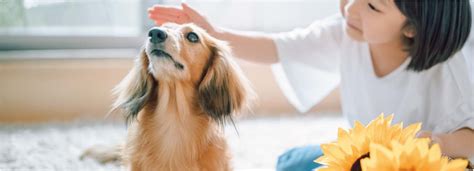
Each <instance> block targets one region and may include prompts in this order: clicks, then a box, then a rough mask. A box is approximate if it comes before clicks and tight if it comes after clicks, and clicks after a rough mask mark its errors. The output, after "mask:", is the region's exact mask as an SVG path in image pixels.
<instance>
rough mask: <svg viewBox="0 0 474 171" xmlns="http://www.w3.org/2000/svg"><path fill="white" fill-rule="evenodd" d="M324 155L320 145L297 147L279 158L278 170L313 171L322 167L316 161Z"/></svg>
mask: <svg viewBox="0 0 474 171" xmlns="http://www.w3.org/2000/svg"><path fill="white" fill-rule="evenodd" d="M322 155H323V152H322V151H321V148H320V147H319V145H308V146H303V147H295V148H292V149H290V150H288V151H286V152H285V153H283V154H282V155H281V156H280V157H278V162H277V166H276V170H277V171H311V170H313V169H315V168H317V167H319V166H321V165H320V164H318V163H315V162H314V160H316V159H317V158H318V157H320V156H322Z"/></svg>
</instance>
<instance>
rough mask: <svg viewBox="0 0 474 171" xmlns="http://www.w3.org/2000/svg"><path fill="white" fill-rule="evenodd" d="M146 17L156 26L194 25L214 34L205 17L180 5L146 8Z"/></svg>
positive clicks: (185, 5)
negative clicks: (168, 24) (164, 24)
mask: <svg viewBox="0 0 474 171" xmlns="http://www.w3.org/2000/svg"><path fill="white" fill-rule="evenodd" d="M148 17H149V18H150V19H152V20H154V21H155V24H156V25H162V24H163V23H166V22H172V23H177V24H184V23H194V24H196V25H198V26H199V27H201V28H203V29H205V30H206V31H207V32H208V33H211V34H212V33H213V32H215V29H214V27H213V26H212V25H211V23H209V21H207V19H206V17H204V16H203V15H201V14H200V13H199V12H197V11H196V10H194V9H193V8H191V7H189V6H188V5H187V4H185V3H182V4H181V8H179V7H173V6H165V5H154V6H153V7H150V8H148Z"/></svg>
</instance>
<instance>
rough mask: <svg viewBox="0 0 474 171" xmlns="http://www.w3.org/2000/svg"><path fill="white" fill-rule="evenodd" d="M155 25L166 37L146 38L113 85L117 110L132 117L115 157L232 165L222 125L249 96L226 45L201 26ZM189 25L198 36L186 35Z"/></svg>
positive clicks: (155, 163) (217, 168)
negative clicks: (132, 62)
mask: <svg viewBox="0 0 474 171" xmlns="http://www.w3.org/2000/svg"><path fill="white" fill-rule="evenodd" d="M159 29H161V30H163V31H165V32H166V34H167V35H168V37H167V39H166V40H165V41H164V42H162V43H158V44H157V43H151V41H149V40H147V41H146V43H145V47H144V48H143V50H142V51H141V53H140V55H139V57H138V59H137V60H136V61H135V66H134V67H133V69H132V70H131V71H130V73H129V74H128V75H127V76H126V77H125V78H124V80H123V81H122V82H121V83H120V84H119V85H118V86H117V87H116V89H115V92H116V93H117V94H118V99H117V100H116V102H115V104H114V111H120V112H122V113H124V114H125V116H126V117H127V121H128V123H129V125H128V126H129V127H128V137H127V141H126V143H125V145H124V146H123V147H122V148H121V157H120V159H121V160H122V161H123V162H124V164H125V165H126V166H128V167H129V168H130V169H131V170H134V171H135V170H137V171H138V170H187V171H188V170H208V171H225V170H231V166H230V163H229V162H230V160H229V159H230V156H229V152H228V149H227V144H226V141H225V139H224V137H223V132H222V126H223V124H224V123H225V122H226V121H228V120H229V119H230V120H231V119H232V115H233V114H235V113H238V112H240V111H241V110H242V109H244V108H246V107H247V104H248V100H249V99H250V98H251V97H252V96H253V91H252V89H251V87H250V84H249V82H248V80H247V79H246V78H245V77H244V76H243V74H242V72H241V70H240V69H239V67H238V66H237V65H236V63H235V62H234V61H233V60H232V59H231V58H232V57H231V52H230V48H229V47H228V45H227V44H226V43H225V42H223V41H220V40H217V39H215V38H213V37H211V36H209V35H208V34H207V33H206V32H205V31H204V30H202V29H201V28H198V27H196V26H194V25H192V24H187V25H174V24H167V25H165V26H162V27H160V28H159ZM190 32H194V33H195V34H196V35H198V37H199V42H194V43H193V42H191V41H189V40H188V39H187V34H188V33H190ZM156 49H159V50H161V51H162V52H160V53H156V52H157V51H154V50H156ZM163 52H165V53H166V55H168V57H163V55H164V54H163ZM117 149H118V148H117ZM91 150H92V151H91ZM91 150H89V151H87V152H86V155H91V154H93V153H94V150H93V149H91ZM112 156H113V155H112ZM101 157H104V156H101ZM108 157H110V153H109V156H108ZM95 158H100V157H97V156H96V157H95Z"/></svg>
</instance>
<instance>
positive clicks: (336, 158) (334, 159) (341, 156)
mask: <svg viewBox="0 0 474 171" xmlns="http://www.w3.org/2000/svg"><path fill="white" fill-rule="evenodd" d="M392 120H393V115H389V116H388V117H386V118H384V114H381V115H379V116H378V117H377V118H376V119H375V120H373V121H371V122H370V123H369V124H368V125H367V126H364V125H362V124H361V123H360V122H358V121H356V122H355V124H354V128H353V129H350V130H348V131H345V130H343V129H339V130H338V139H337V141H336V142H333V143H329V144H323V145H321V150H322V151H323V153H324V155H323V156H321V157H320V158H318V159H317V160H315V162H316V163H320V164H323V165H325V166H326V167H324V168H320V169H319V170H320V171H331V170H360V168H361V167H360V160H361V159H363V158H365V157H368V156H369V147H370V145H371V144H379V145H380V146H382V147H387V148H390V144H391V142H392V141H395V142H398V143H400V144H404V143H405V142H406V141H407V140H411V139H413V138H414V137H415V134H416V133H417V132H418V131H419V130H420V128H421V124H420V123H417V124H413V125H410V126H408V127H406V128H405V129H403V123H399V124H396V125H393V126H391V122H392Z"/></svg>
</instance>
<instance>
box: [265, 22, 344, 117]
mask: <svg viewBox="0 0 474 171" xmlns="http://www.w3.org/2000/svg"><path fill="white" fill-rule="evenodd" d="M343 36H344V31H343V18H342V16H340V15H338V16H332V17H329V18H327V19H324V20H321V21H317V22H315V23H313V24H311V25H310V26H309V27H307V28H304V29H295V30H293V31H290V32H286V33H280V34H277V35H274V37H273V40H274V42H275V44H276V47H277V51H278V58H279V64H275V65H273V67H272V70H273V73H274V75H275V78H276V80H277V82H278V84H279V86H280V88H281V89H282V91H283V93H284V94H285V96H286V97H287V98H288V100H289V101H290V103H291V104H292V105H293V106H294V107H295V108H296V109H298V111H300V112H306V111H308V110H309V109H311V107H312V106H314V105H315V104H317V103H318V102H320V101H321V100H322V99H323V98H324V97H326V96H327V95H328V94H329V93H330V92H331V91H332V90H333V89H334V88H335V87H337V85H339V80H340V74H339V66H340V64H339V63H340V62H339V61H340V51H341V43H342V39H343Z"/></svg>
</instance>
